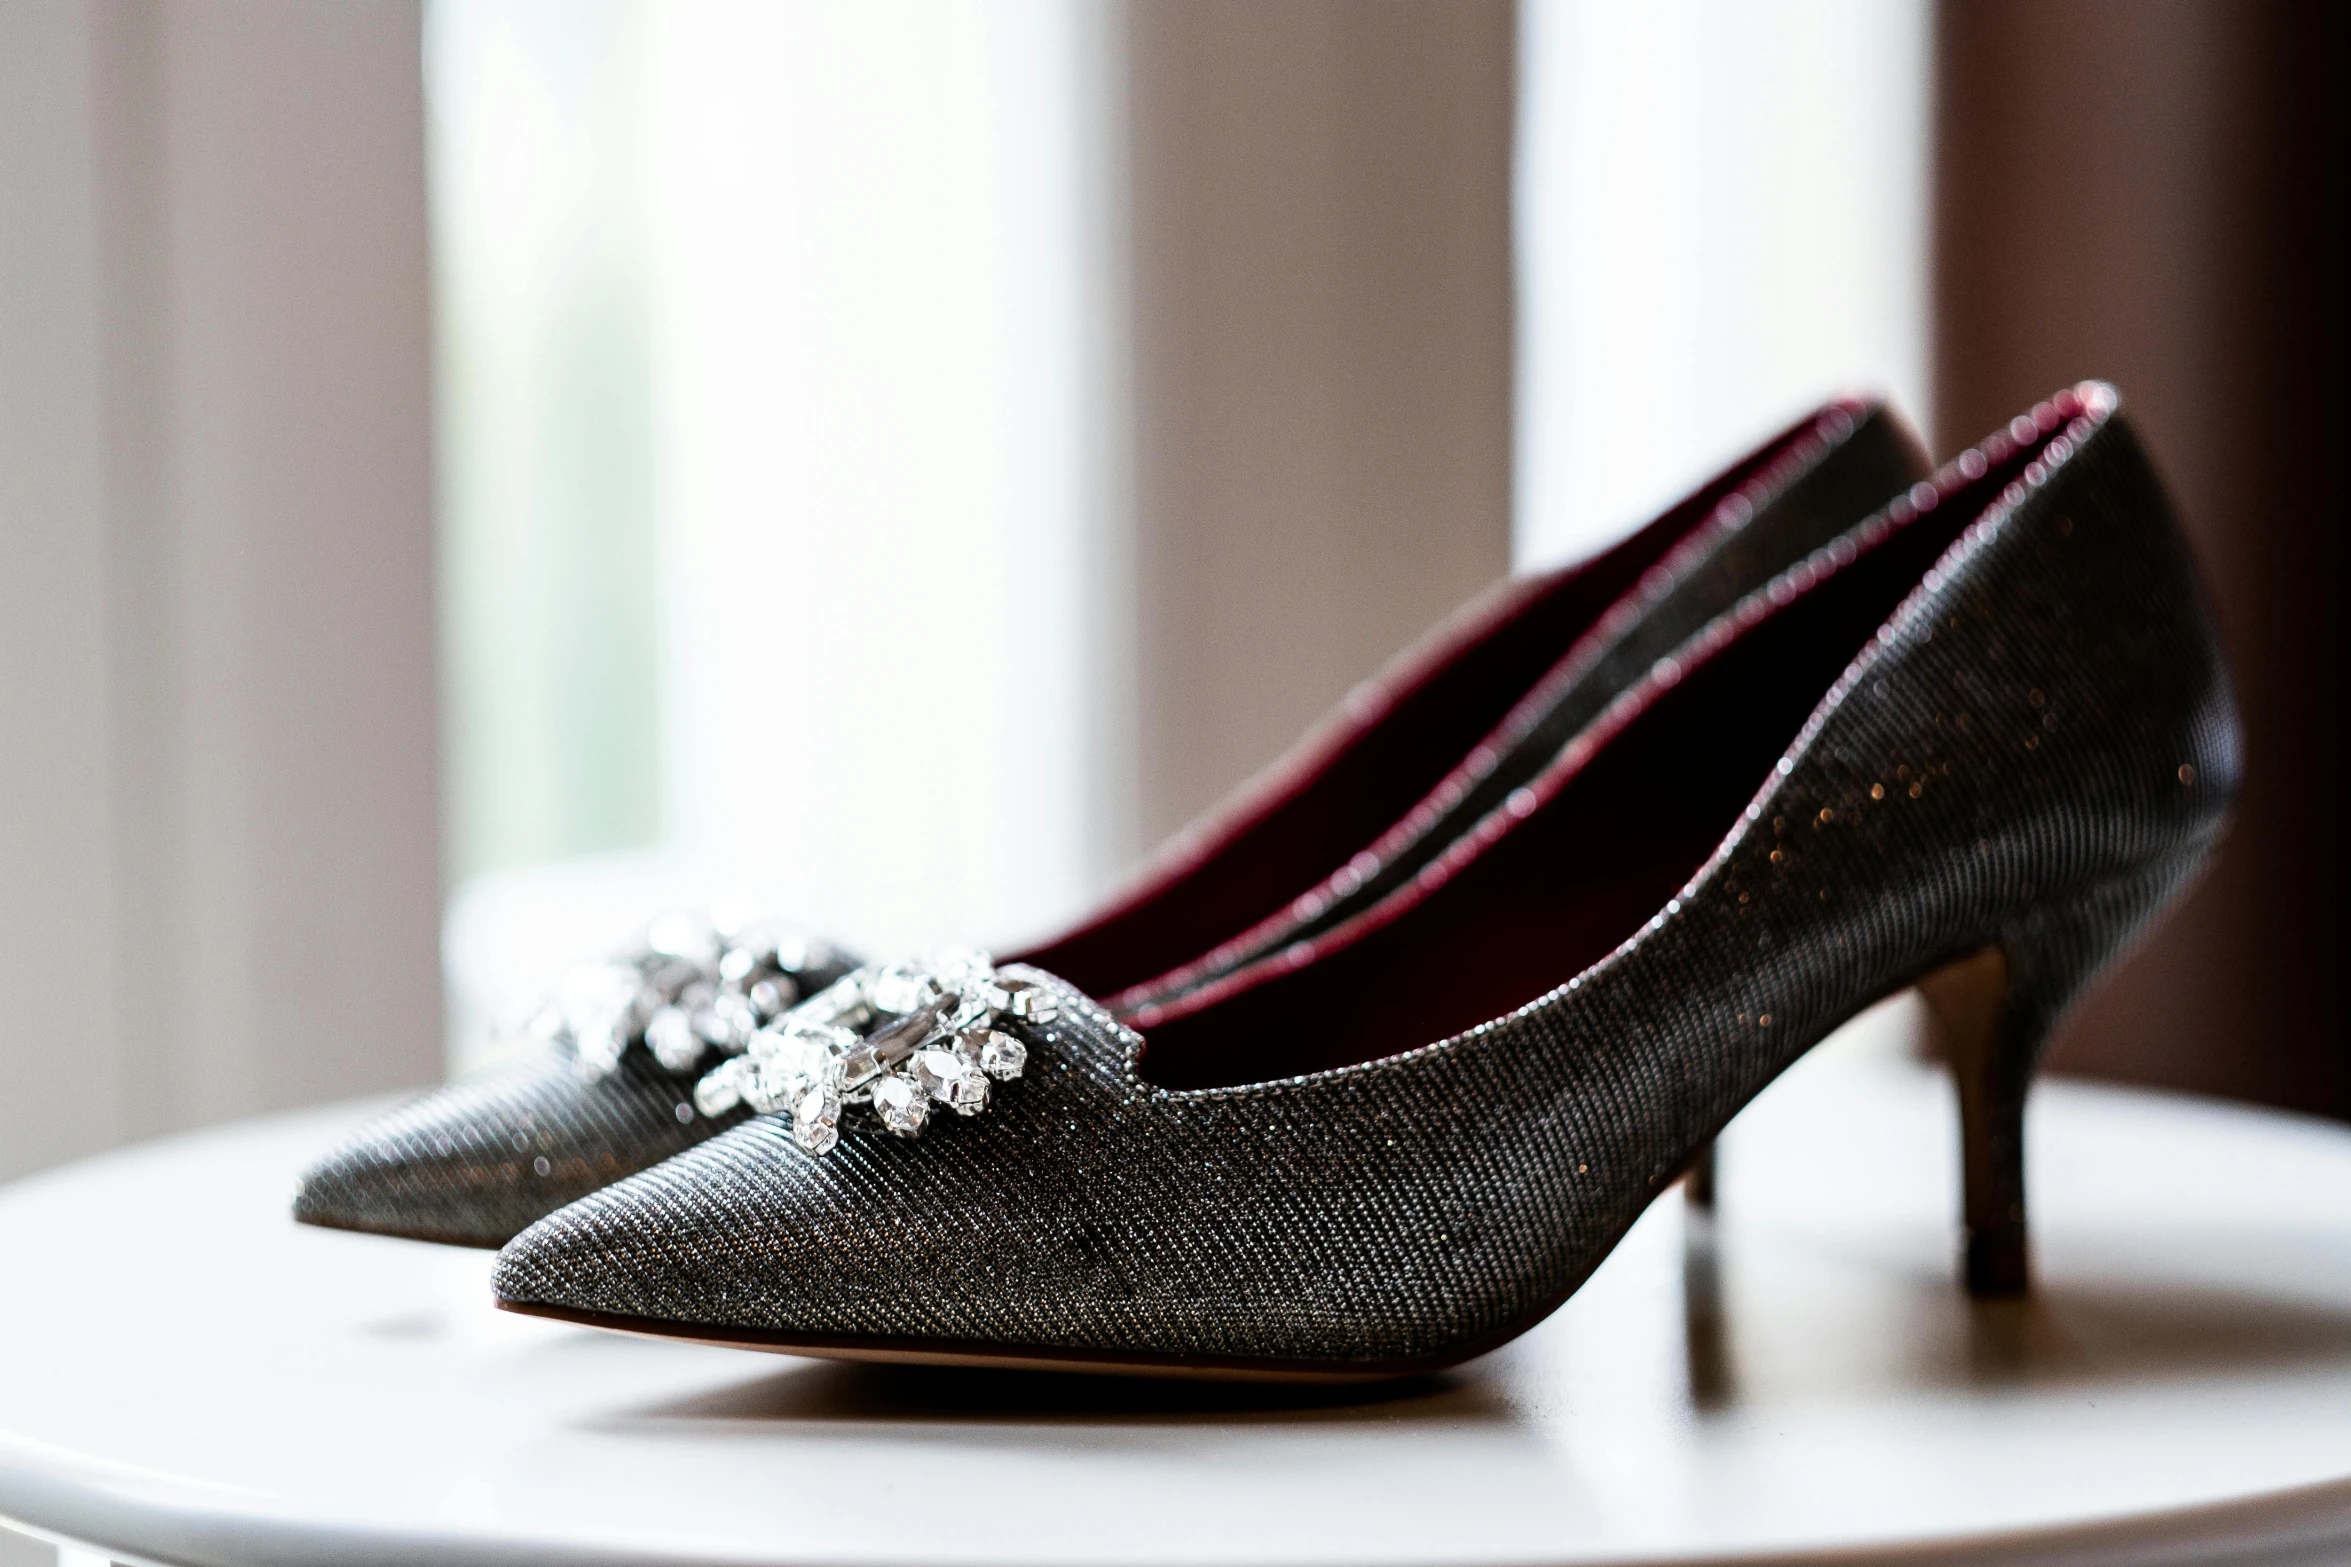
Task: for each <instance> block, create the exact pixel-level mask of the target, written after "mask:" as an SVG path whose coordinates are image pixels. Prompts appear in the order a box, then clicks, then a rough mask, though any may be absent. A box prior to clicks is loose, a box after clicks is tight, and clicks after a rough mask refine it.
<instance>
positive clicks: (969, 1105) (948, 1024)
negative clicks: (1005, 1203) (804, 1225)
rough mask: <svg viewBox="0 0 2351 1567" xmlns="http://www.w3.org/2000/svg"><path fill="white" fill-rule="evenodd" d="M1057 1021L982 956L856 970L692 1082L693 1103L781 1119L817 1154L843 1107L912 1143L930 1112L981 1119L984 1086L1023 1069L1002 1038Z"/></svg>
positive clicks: (711, 1110) (1013, 1040)
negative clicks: (858, 1110) (865, 1115)
mask: <svg viewBox="0 0 2351 1567" xmlns="http://www.w3.org/2000/svg"><path fill="white" fill-rule="evenodd" d="M1057 1016H1059V1007H1058V1006H1057V1005H1056V1003H1055V1001H1054V999H1053V996H1052V993H1051V992H1049V991H1047V990H1045V989H1044V988H1042V987H1041V986H1038V985H1036V984H1033V983H1031V982H1030V981H1027V980H1022V979H1015V978H1011V977H1009V976H1007V975H1005V974H1002V973H1000V972H999V971H998V970H997V969H996V968H995V966H994V965H993V964H992V963H991V962H990V961H989V959H988V956H987V954H985V953H981V952H967V951H954V952H944V953H937V954H934V955H932V956H930V957H928V958H924V959H921V960H918V961H915V962H909V963H892V964H889V965H888V966H886V967H868V968H861V969H857V970H854V971H853V972H851V973H850V974H848V975H847V976H845V977H843V978H842V979H840V980H837V981H836V982H834V983H833V984H832V985H831V986H830V987H828V988H827V989H825V990H823V991H821V992H819V993H818V994H817V995H815V996H812V997H810V998H809V999H808V1000H806V1001H804V1002H802V1003H801V1004H800V1005H798V1006H796V1007H794V1008H792V1010H791V1011H789V1012H787V1013H785V1014H784V1015H783V1016H782V1017H780V1018H778V1019H776V1020H775V1021H773V1022H771V1023H768V1024H765V1025H763V1026H762V1027H760V1028H757V1029H755V1030H753V1031H752V1032H751V1034H750V1036H749V1037H748V1039H747V1040H746V1041H745V1043H744V1045H743V1047H742V1049H741V1051H740V1053H739V1054H735V1055H733V1056H732V1057H731V1059H728V1060H725V1061H722V1062H720V1063H719V1064H718V1066H717V1067H716V1068H714V1069H713V1070H712V1071H711V1072H710V1073H709V1074H708V1075H707V1076H705V1077H704V1078H703V1079H702V1081H701V1082H700V1083H699V1084H697V1085H696V1087H695V1089H694V1103H695V1106H696V1107H697V1108H698V1109H700V1110H701V1112H702V1113H703V1114H704V1115H710V1116H716V1115H724V1114H725V1113H726V1112H727V1111H729V1110H731V1109H733V1108H734V1107H735V1106H736V1105H737V1104H747V1105H749V1106H750V1107H751V1108H752V1109H754V1110H756V1111H758V1112H760V1113H761V1114H763V1115H789V1116H790V1117H791V1122H792V1140H793V1141H794V1142H796V1143H798V1144H799V1145H800V1147H801V1148H803V1149H805V1150H806V1151H807V1152H809V1153H811V1154H814V1155H817V1156H819V1157H821V1156H823V1155H825V1154H828V1153H830V1152H832V1150H833V1147H834V1145H835V1144H836V1143H838V1142H839V1141H840V1140H841V1116H842V1114H843V1112H844V1111H846V1110H848V1109H850V1108H852V1107H858V1108H862V1109H864V1110H867V1111H870V1112H871V1114H872V1116H873V1118H874V1120H876V1121H877V1122H879V1123H880V1124H881V1126H882V1128H883V1130H885V1131H889V1132H895V1133H896V1134H898V1135H899V1136H901V1137H915V1136H919V1135H921V1132H922V1129H923V1128H924V1127H925V1126H926V1125H928V1124H929V1123H930V1118H931V1114H932V1112H933V1111H934V1110H950V1111H953V1112H954V1113H955V1114H957V1115H977V1114H979V1113H980V1112H981V1111H982V1110H985V1109H986V1108H987V1107H988V1098H989V1095H990V1093H991V1092H992V1090H993V1085H995V1084H996V1083H1004V1082H1010V1081H1012V1080H1013V1079H1014V1078H1017V1077H1019V1076H1020V1074H1021V1072H1022V1070H1023V1069H1024V1068H1025V1067H1026V1066H1027V1065H1028V1046H1027V1045H1026V1044H1025V1043H1024V1042H1023V1041H1022V1040H1021V1039H1020V1038H1019V1037H1018V1036H1017V1035H1016V1034H1014V1033H1012V1032H1010V1030H1012V1029H1013V1028H1016V1027H1021V1026H1024V1025H1025V1026H1039V1025H1043V1024H1046V1023H1050V1022H1052V1021H1053V1020H1054V1019H1055V1018H1056V1017H1057Z"/></svg>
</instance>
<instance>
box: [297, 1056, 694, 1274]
mask: <svg viewBox="0 0 2351 1567" xmlns="http://www.w3.org/2000/svg"><path fill="white" fill-rule="evenodd" d="M681 1107H683V1108H682V1109H681ZM713 1130H716V1126H715V1125H714V1124H713V1123H711V1122H709V1121H707V1120H705V1119H704V1118H702V1117H700V1116H698V1115H694V1114H692V1107H691V1105H690V1104H688V1103H687V1099H686V1090H685V1088H684V1087H683V1086H681V1085H680V1084H679V1083H678V1082H677V1081H676V1080H675V1079H672V1078H668V1077H666V1076H665V1075H663V1074H660V1073H658V1072H654V1071H649V1070H639V1069H624V1070H623V1071H621V1072H617V1073H614V1074H613V1075H612V1076H610V1077H608V1078H603V1079H596V1080H590V1079H586V1078H583V1077H582V1076H581V1075H580V1074H579V1073H578V1072H577V1071H575V1070H574V1069H573V1068H572V1065H571V1063H570V1061H569V1059H568V1058H567V1057H564V1056H562V1055H561V1054H559V1053H557V1052H553V1051H549V1052H544V1053H540V1054H535V1055H532V1056H529V1057H526V1058H525V1059H523V1060H521V1061H518V1062H514V1063H511V1064H509V1065H507V1066H505V1067H502V1068H499V1069H497V1070H494V1071H492V1072H489V1073H487V1074H484V1075H482V1076H479V1077H474V1078H468V1079H465V1080H462V1081H460V1082H456V1083H452V1084H450V1085H449V1086H447V1087H445V1088H440V1089H436V1090H434V1091H433V1092H431V1093H429V1094H426V1095H424V1096H423V1097H422V1098H420V1099H417V1100H415V1101H413V1102H411V1103H409V1104H406V1105H403V1106H401V1107H400V1108H398V1109H396V1110H393V1111H391V1112H390V1113H389V1114H387V1115H385V1116H383V1117H381V1118H379V1119H378V1120H376V1121H375V1122H373V1123H371V1124H370V1125H368V1126H366V1127H363V1128H362V1129H361V1130H360V1132H359V1133H358V1135H356V1136H355V1137H353V1138H352V1139H351V1140H350V1141H349V1142H347V1143H345V1144H344V1145H343V1146H341V1147H340V1148H337V1149H336V1150H334V1151H333V1152H332V1153H329V1154H328V1155H327V1156H326V1157H324V1158H323V1159H321V1160H319V1161H318V1162H317V1163H316V1164H314V1165H313V1166H311V1168H310V1169H309V1170H307V1171H305V1172H304V1174H303V1177H302V1181H301V1184H300V1186H299V1188H298V1189H297V1191H296V1194H295V1198H294V1217H295V1218H296V1219H297V1220H299V1221H301V1222H303V1223H305V1224H316V1225H323V1226H326V1227H328V1228H332V1229H345V1230H363V1231H366V1232H368V1233H370V1234H377V1235H397V1236H405V1237H408V1238H410V1239H414V1240H426V1241H438V1242H442V1243H445V1244H449V1245H458V1246H480V1247H497V1246H502V1245H504V1244H505V1243H506V1242H507V1241H508V1240H510V1239H512V1238H513V1237H514V1236H515V1235H516V1234H517V1233H518V1232H520V1231H522V1230H524V1229H526V1228H528V1227H529V1226H530V1225H531V1224H533V1223H535V1222H537V1221H538V1220H539V1219H541V1218H544V1217H545V1216H546V1215H548V1214H550V1213H553V1212H554V1211H556V1210H557V1209H558V1208H561V1207H563V1206H564V1205H565V1204H567V1203H571V1202H576V1201H578V1200H579V1199H580V1198H582V1197H585V1196H587V1195H588V1194H589V1193H591V1192H593V1191H596V1190H597V1189H598V1188H600V1187H603V1186H606V1185H609V1184H611V1183H612V1182H613V1181H616V1180H619V1179H621V1178H622V1177H624V1176H627V1175H630V1174H633V1173H635V1172H636V1171H638V1170H641V1169H644V1168H645V1167H646V1166H647V1165H650V1164H654V1163H657V1162H659V1161H660V1160H662V1159H666V1158H668V1157H669V1156H670V1155H672V1154H674V1153H677V1152H678V1151H680V1150H681V1149H684V1148H687V1147H690V1146H691V1145H692V1144H694V1143H696V1142H699V1141H701V1140H702V1139H703V1138H704V1137H706V1136H707V1135H709V1133H710V1132H711V1131H713Z"/></svg>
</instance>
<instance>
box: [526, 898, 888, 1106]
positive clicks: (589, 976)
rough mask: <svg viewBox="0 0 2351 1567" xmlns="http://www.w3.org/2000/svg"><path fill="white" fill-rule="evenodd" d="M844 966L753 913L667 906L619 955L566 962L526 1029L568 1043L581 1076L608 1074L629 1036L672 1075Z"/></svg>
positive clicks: (741, 1038)
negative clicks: (667, 912) (688, 911)
mask: <svg viewBox="0 0 2351 1567" xmlns="http://www.w3.org/2000/svg"><path fill="white" fill-rule="evenodd" d="M846 966H847V964H846V962H845V960H843V959H842V957H841V956H840V954H839V953H837V952H835V951H834V950H833V949H831V948H830V947H829V946H827V945H826V944H824V943H822V942H817V941H809V940H805V939H803V938H801V937H798V936H794V935H791V934H788V933H785V932H782V931H778V930H776V929H775V928H774V927H772V926H769V925H766V924H763V923H757V922H752V921H748V920H734V919H725V918H703V917H697V916H687V915H676V916H671V917H668V918H664V919H658V920H655V921H654V922H653V923H652V924H651V925H650V926H648V927H647V928H646V930H645V933H644V935H643V936H642V937H641V938H640V939H639V940H638V942H637V944H636V946H635V947H634V948H633V949H632V950H630V951H629V952H628V953H626V954H625V955H623V956H621V957H617V958H614V959H612V960H611V961H609V962H605V963H597V964H591V965H588V966H587V967H584V968H579V969H575V970H573V971H572V972H571V974H570V975H568V976H567V977H566V978H565V980H564V982H563V986H562V988H561V989H560V990H559V991H558V992H557V994H556V996H555V997H554V999H553V1000H551V1001H549V1002H548V1003H547V1004H546V1005H545V1006H544V1007H542V1008H541V1009H540V1010H539V1012H538V1014H537V1015H536V1016H535V1017H533V1018H532V1019H531V1021H530V1023H529V1024H528V1027H527V1031H528V1032H529V1033H530V1034H532V1035H534V1036H536V1037H538V1038H540V1039H543V1040H546V1041H547V1042H549V1043H552V1044H555V1045H559V1046H566V1047H569V1048H570V1050H571V1051H572V1053H573V1059H574V1060H575V1061H576V1062H577V1063H578V1066H579V1070H580V1074H581V1075H582V1076H583V1077H588V1078H600V1077H608V1076H610V1075H611V1074H612V1073H613V1072H615V1071H617V1070H619V1067H620V1064H621V1061H622V1060H623V1058H625V1057H626V1056H627V1054H628V1052H629V1050H630V1048H631V1047H633V1046H637V1045H642V1046H643V1047H644V1049H645V1051H646V1053H647V1054H649V1055H651V1056H652V1057H653V1059H654V1060H655V1061H656V1062H658V1063H659V1064H660V1066H661V1067H662V1069H663V1070H664V1071H667V1072H670V1073H672V1074H674V1075H677V1076H681V1077H682V1076H685V1075H686V1074H688V1073H691V1072H694V1071H697V1070H699V1069H701V1068H702V1067H703V1066H704V1065H705V1063H706V1060H707V1058H708V1057H709V1056H710V1055H711V1054H712V1053H713V1052H718V1053H724V1054H730V1055H731V1054H737V1053H740V1052H741V1051H742V1050H743V1049H744V1048H745V1047H746V1046H747V1045H748V1044H749V1042H750V1039H751V1036H752V1035H753V1034H754V1033H756V1032H757V1031H758V1030H759V1029H761V1028H763V1027H765V1026H767V1025H768V1024H770V1023H773V1022H774V1021H775V1020H776V1019H778V1018H781V1017H782V1016H784V1014H785V1013H787V1012H789V1011H790V1010H791V1009H792V1008H793V1007H794V1006H796V1005H798V1004H799V1002H800V1000H801V998H802V995H803V994H804V990H805V988H806V987H808V986H809V985H810V982H811V981H812V980H813V981H815V982H816V983H817V984H822V983H823V982H824V981H825V980H826V979H829V978H830V977H831V976H832V975H835V974H838V973H840V972H841V970H842V969H843V968H844V967H846Z"/></svg>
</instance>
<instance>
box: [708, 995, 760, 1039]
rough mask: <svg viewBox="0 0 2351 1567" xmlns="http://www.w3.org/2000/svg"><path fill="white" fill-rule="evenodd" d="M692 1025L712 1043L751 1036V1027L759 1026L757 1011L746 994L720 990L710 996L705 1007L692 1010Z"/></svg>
mask: <svg viewBox="0 0 2351 1567" xmlns="http://www.w3.org/2000/svg"><path fill="white" fill-rule="evenodd" d="M694 1027H695V1030H696V1031H697V1032H698V1033H700V1034H701V1035H702V1037H703V1038H704V1039H707V1040H709V1041H710V1042H711V1043H712V1044H714V1045H718V1046H721V1047H725V1046H731V1045H734V1044H735V1043H736V1042H737V1041H738V1040H743V1039H748V1038H750V1037H751V1033H752V1030H754V1029H756V1028H758V1027H759V1014H758V1012H757V1011H756V1010H755V1009H754V1008H753V1007H752V1005H751V1001H750V998H748V997H746V996H738V995H735V994H733V993H732V992H721V993H720V994H718V995H716V996H713V997H712V998H711V1001H710V1005H709V1006H708V1007H706V1008H704V1009H703V1010H702V1011H700V1012H697V1013H695V1014H694Z"/></svg>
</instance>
